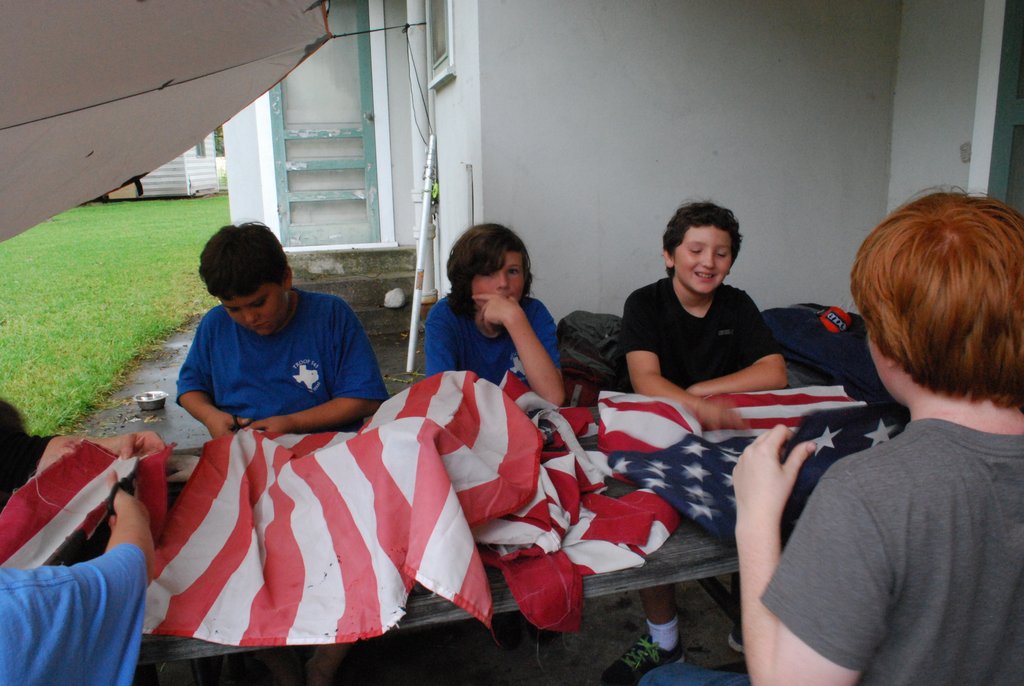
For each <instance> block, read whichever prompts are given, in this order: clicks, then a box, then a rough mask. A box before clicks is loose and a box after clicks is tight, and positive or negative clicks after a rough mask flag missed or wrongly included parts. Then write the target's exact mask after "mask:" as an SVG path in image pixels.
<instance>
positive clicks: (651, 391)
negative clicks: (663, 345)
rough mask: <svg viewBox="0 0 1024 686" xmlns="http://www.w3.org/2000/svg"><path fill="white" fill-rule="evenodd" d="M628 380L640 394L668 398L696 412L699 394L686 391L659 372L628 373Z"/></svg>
mask: <svg viewBox="0 0 1024 686" xmlns="http://www.w3.org/2000/svg"><path fill="white" fill-rule="evenodd" d="M629 381H630V383H631V384H632V386H633V390H634V391H635V392H637V393H640V394H641V395H649V396H651V397H652V398H668V399H669V400H674V401H676V402H677V403H679V404H680V405H682V406H683V407H684V408H686V410H688V411H689V412H693V413H696V411H697V409H698V406H699V404H700V402H701V398H700V396H696V395H694V394H693V393H690V392H688V391H687V390H686V389H685V388H683V387H681V386H677V385H676V384H674V383H672V382H671V381H669V380H668V379H666V378H665V377H664V376H662V375H661V374H657V373H643V374H630V375H629Z"/></svg>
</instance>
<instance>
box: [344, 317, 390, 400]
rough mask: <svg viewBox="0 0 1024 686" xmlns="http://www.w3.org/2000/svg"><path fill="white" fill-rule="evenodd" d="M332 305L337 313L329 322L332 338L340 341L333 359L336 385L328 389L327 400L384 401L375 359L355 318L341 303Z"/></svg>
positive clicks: (382, 386) (385, 390)
mask: <svg viewBox="0 0 1024 686" xmlns="http://www.w3.org/2000/svg"><path fill="white" fill-rule="evenodd" d="M335 305H336V307H337V308H338V310H337V316H336V318H335V321H334V322H333V324H334V329H335V330H334V335H336V336H337V337H338V338H339V339H340V341H341V347H340V350H339V351H338V354H337V356H336V357H335V359H334V363H335V376H334V378H335V379H336V381H337V384H336V385H335V386H334V387H332V388H331V389H330V395H331V398H361V399H365V400H387V399H388V391H387V387H386V386H385V385H384V377H382V376H381V373H380V365H379V364H378V363H377V356H376V354H374V352H373V346H371V345H370V338H369V336H367V335H366V330H365V329H364V328H363V325H362V323H361V322H360V321H359V317H358V316H357V315H356V313H355V311H353V310H352V308H351V306H350V305H349V304H348V303H346V302H344V301H343V300H340V299H339V300H338V301H337V302H336V303H335Z"/></svg>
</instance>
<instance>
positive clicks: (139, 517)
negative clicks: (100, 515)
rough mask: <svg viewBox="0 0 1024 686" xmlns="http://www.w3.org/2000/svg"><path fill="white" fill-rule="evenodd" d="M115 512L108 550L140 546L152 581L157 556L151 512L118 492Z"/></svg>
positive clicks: (115, 496)
mask: <svg viewBox="0 0 1024 686" xmlns="http://www.w3.org/2000/svg"><path fill="white" fill-rule="evenodd" d="M114 512H115V513H116V514H115V515H114V517H113V518H112V523H111V527H110V539H109V540H108V541H107V547H106V550H113V549H114V548H115V547H116V546H118V545H120V544H122V543H130V544H132V545H134V546H138V548H139V549H140V550H142V554H143V555H144V556H145V558H146V571H147V575H148V577H149V579H150V580H152V578H153V568H154V565H155V559H156V554H155V553H154V551H153V536H152V534H151V533H150V530H149V511H148V510H147V509H146V506H145V505H143V504H142V502H141V501H139V500H138V499H136V498H135V497H134V496H130V495H128V494H127V493H125V492H124V491H122V490H118V491H117V493H116V494H115V495H114Z"/></svg>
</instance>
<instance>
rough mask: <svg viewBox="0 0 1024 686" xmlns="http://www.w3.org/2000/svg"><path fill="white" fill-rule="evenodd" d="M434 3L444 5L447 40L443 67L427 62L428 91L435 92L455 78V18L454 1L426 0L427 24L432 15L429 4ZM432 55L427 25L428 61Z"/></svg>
mask: <svg viewBox="0 0 1024 686" xmlns="http://www.w3.org/2000/svg"><path fill="white" fill-rule="evenodd" d="M434 2H443V3H445V5H446V6H445V10H446V15H445V24H446V26H445V31H446V33H447V38H448V55H447V57H446V58H445V62H444V66H443V67H440V68H438V67H437V66H436V65H434V64H431V63H429V61H428V63H427V71H429V72H430V74H431V79H430V83H429V84H428V86H427V87H428V89H433V90H437V89H438V88H440V87H441V86H443V85H445V84H446V83H448V82H449V81H451V80H452V79H454V78H455V18H454V16H453V15H454V14H455V7H454V0H427V21H428V22H429V21H430V16H431V14H432V12H431V10H430V4H431V3H434ZM433 54H434V50H433V48H432V47H431V40H430V26H429V24H428V26H427V55H428V60H429V56H430V55H433Z"/></svg>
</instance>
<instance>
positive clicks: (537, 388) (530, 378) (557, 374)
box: [506, 314, 565, 407]
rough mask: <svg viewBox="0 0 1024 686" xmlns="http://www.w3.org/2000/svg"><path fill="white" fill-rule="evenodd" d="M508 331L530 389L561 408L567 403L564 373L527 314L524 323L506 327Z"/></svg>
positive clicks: (518, 322) (523, 319)
mask: <svg viewBox="0 0 1024 686" xmlns="http://www.w3.org/2000/svg"><path fill="white" fill-rule="evenodd" d="M506 331H508V334H509V336H510V337H511V338H512V342H513V343H514V344H515V346H516V352H517V353H518V354H519V361H520V362H522V363H523V371H524V372H525V373H526V380H527V382H528V383H529V384H530V388H531V389H532V390H533V391H534V392H535V393H536V394H537V395H539V396H540V397H542V398H544V399H545V400H547V401H548V402H549V403H552V404H554V405H558V406H559V407H560V406H561V405H562V403H563V402H564V401H565V385H564V384H563V383H562V373H561V371H559V369H558V367H556V366H555V362H554V360H552V359H551V355H549V354H548V351H547V349H546V348H545V347H544V344H543V343H541V342H540V339H539V338H537V334H536V332H535V331H534V330H533V327H532V326H530V322H529V320H527V319H526V316H525V314H524V315H523V318H522V321H517V322H515V323H514V324H512V325H511V326H509V327H506Z"/></svg>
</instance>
